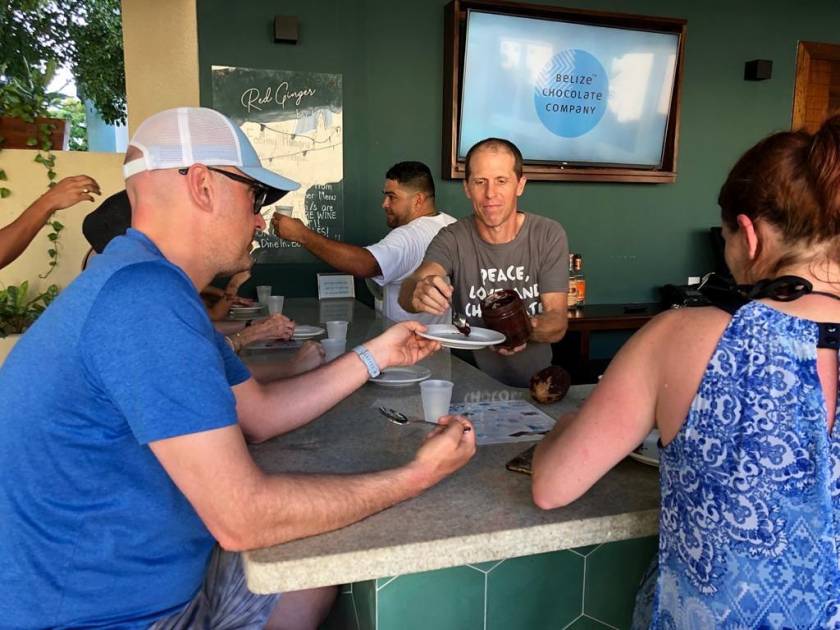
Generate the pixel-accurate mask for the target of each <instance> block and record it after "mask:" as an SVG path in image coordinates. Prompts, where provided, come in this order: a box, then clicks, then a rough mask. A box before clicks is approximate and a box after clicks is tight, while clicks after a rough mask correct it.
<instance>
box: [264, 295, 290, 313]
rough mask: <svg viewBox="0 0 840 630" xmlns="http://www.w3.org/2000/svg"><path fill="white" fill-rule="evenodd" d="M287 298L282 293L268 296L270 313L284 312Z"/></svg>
mask: <svg viewBox="0 0 840 630" xmlns="http://www.w3.org/2000/svg"><path fill="white" fill-rule="evenodd" d="M285 300H286V298H285V297H283V296H282V295H269V296H268V314H269V315H280V314H282V313H283V302H284V301H285Z"/></svg>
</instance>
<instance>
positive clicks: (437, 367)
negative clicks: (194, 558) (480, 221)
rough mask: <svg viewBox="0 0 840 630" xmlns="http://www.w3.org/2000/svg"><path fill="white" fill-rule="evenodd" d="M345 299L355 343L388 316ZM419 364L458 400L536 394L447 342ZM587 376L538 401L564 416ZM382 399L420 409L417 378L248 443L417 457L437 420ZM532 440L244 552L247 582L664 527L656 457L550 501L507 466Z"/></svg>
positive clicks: (256, 585) (388, 567)
mask: <svg viewBox="0 0 840 630" xmlns="http://www.w3.org/2000/svg"><path fill="white" fill-rule="evenodd" d="M345 308H346V309H347V311H346V312H349V313H351V314H350V316H349V317H350V318H352V323H351V326H350V334H349V336H348V348H350V347H352V344H354V343H358V342H360V341H361V340H363V339H366V338H369V337H371V336H373V335H375V334H377V332H378V331H379V330H381V329H382V327H383V326H384V322H383V320H381V319H377V318H376V317H374V314H373V311H372V310H370V309H369V308H368V307H366V306H364V305H362V304H360V303H358V302H355V303H352V304H348V305H346V307H345ZM284 312H286V313H287V314H289V315H290V316H294V318H295V319H296V321H298V322H300V323H302V324H318V322H320V321H324V320H323V319H318V318H319V317H321V316H322V315H326V316H327V317H328V318H330V319H332V316H331V315H330V314H329V313H331V311H326V312H325V311H324V310H323V306H321V308H320V309H319V305H318V302H317V300H314V299H292V300H287V301H286V307H285V310H284ZM266 354H268V353H266ZM278 354H280V353H277V352H275V353H274V354H273V355H272V357H276V356H277V355H278ZM272 357H269V358H267V357H265V356H259V357H258V356H254V357H252V359H251V360H263V361H264V360H273V358H272ZM423 364H424V365H426V366H427V367H429V368H430V369H431V370H432V378H446V379H449V380H452V381H453V382H454V383H455V388H454V391H453V396H452V402H453V403H456V402H478V401H485V400H493V401H499V400H509V399H512V398H520V399H525V400H530V396H529V394H528V391H527V390H524V389H516V388H510V387H506V386H504V385H501V384H499V383H498V382H497V381H495V380H493V379H491V378H490V377H488V376H486V375H485V374H483V373H482V372H480V371H479V370H477V369H475V368H473V367H472V366H470V365H468V364H467V363H465V362H463V361H461V360H460V359H457V358H455V357H452V356H451V355H450V353H449V351H448V350H442V351H440V352H438V353H437V354H435V355H434V356H432V357H429V358H428V359H426V360H425V361H424V362H423ZM590 388H591V386H578V387H573V388H572V390H570V393H569V395H568V396H567V397H566V398H565V399H564V400H563V401H562V402H560V403H555V404H553V405H547V406H539V405H538V406H539V407H540V408H541V409H542V410H543V411H546V412H547V413H548V414H549V415H551V416H552V417H555V418H557V417H559V416H561V415H562V414H564V413H566V412H568V411H570V410H573V409H574V408H576V407H577V406H578V405H579V404H580V401H581V400H583V398H584V397H585V396H586V394H587V393H588V391H589V390H590ZM379 405H383V406H386V407H392V408H395V409H398V410H400V411H403V412H405V413H407V414H409V415H413V416H422V409H421V403H420V390H419V387H418V386H417V385H409V386H405V387H400V388H386V387H382V386H379V385H376V384H373V383H367V384H366V385H364V386H363V387H362V388H360V389H359V390H358V391H357V392H355V393H354V394H353V395H352V396H350V397H349V398H347V399H346V400H344V401H342V402H341V403H339V404H338V405H337V406H336V407H334V408H333V409H332V410H330V411H329V412H328V413H326V414H324V415H323V416H322V417H321V418H319V419H318V420H316V421H314V422H312V423H310V424H309V425H307V426H305V427H302V428H301V429H298V430H297V431H294V432H292V433H289V434H286V435H284V436H281V437H278V438H275V439H274V440H270V441H268V442H265V443H263V444H260V445H256V446H253V447H252V448H251V452H252V454H253V456H254V458H255V460H256V461H257V463H258V464H259V465H260V466H261V467H262V468H263V469H264V470H265V471H267V472H271V473H281V472H310V473H314V472H321V473H360V472H367V471H373V470H382V469H386V468H393V467H396V466H400V465H402V464H405V463H407V462H408V461H410V460H411V458H412V457H413V454H414V452H415V451H416V450H417V448H418V447H419V445H420V443H421V442H422V439H423V436H424V435H425V434H426V433H427V432H428V431H429V429H428V428H426V427H425V426H423V425H419V424H409V425H405V426H398V425H395V424H392V423H390V422H388V421H387V420H385V419H384V418H383V417H382V416H380V415H379V413H377V411H376V407H377V406H379ZM530 444H531V443H521V442H520V443H513V444H500V445H490V446H482V447H479V448H478V452H477V453H476V455H475V457H474V458H473V459H472V460H471V461H470V462H469V463H468V464H467V465H466V466H465V467H464V468H463V469H461V470H460V471H458V472H457V473H455V474H454V475H452V476H451V477H449V478H447V479H445V480H444V481H442V482H441V483H440V484H438V485H437V486H435V487H434V488H431V489H430V490H428V491H427V492H425V493H424V494H422V495H420V496H418V497H416V498H414V499H411V500H408V501H405V502H403V503H401V504H399V505H396V506H394V507H392V508H390V509H387V510H385V511H383V512H380V513H379V514H375V515H373V516H371V517H369V518H367V519H365V520H363V521H361V522H358V523H355V524H354V525H351V526H349V527H345V528H343V529H340V530H337V531H334V532H329V533H326V534H321V535H319V536H313V537H310V538H305V539H302V540H296V541H292V542H289V543H285V544H282V545H277V546H274V547H269V548H265V549H259V550H255V551H251V552H247V553H245V554H243V558H244V563H245V571H246V575H247V579H248V586H249V588H250V589H251V590H252V591H254V592H257V593H268V592H277V591H289V590H298V589H303V588H312V587H316V586H324V585H328V584H343V583H348V582H355V581H360V580H368V579H373V578H378V577H386V576H391V575H398V574H404V573H412V572H417V571H427V570H432V569H439V568H444V567H451V566H458V565H462V564H468V563H476V562H486V561H490V560H498V559H503V558H510V557H515V556H523V555H529V554H535V553H542V552H548V551H555V550H559V549H566V548H570V547H578V546H582V545H588V544H595V543H602V542H610V541H615V540H623V539H628V538H636V537H641V536H648V535H652V534H655V533H656V531H657V520H658V513H659V486H658V476H657V471H656V469H654V468H651V467H648V466H645V465H643V464H640V463H637V462H634V461H632V460H624V461H623V462H621V463H620V464H619V465H618V466H616V467H615V468H614V469H613V470H612V471H610V472H609V473H608V474H607V475H606V476H605V477H604V478H603V479H601V480H600V481H599V482H598V483H597V484H595V486H593V488H592V489H591V490H590V491H589V492H588V493H587V494H586V495H585V496H584V497H582V498H581V499H579V500H578V501H576V502H574V503H573V504H572V505H570V506H567V507H565V508H559V509H556V510H550V511H544V510H540V509H539V508H537V507H536V506H535V505H534V504H533V502H532V500H531V486H530V477H529V476H527V475H524V474H521V473H514V472H510V471H508V470H507V469H506V468H505V463H506V462H507V461H508V460H509V459H511V458H512V457H513V456H515V455H516V454H518V453H519V452H521V451H523V450H525V448H527V447H528V446H529V445H530Z"/></svg>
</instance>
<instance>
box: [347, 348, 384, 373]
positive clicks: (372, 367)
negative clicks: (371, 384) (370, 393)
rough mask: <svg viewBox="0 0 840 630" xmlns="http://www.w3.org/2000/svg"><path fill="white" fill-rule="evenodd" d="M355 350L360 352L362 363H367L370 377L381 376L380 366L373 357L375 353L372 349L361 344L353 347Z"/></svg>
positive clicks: (357, 352)
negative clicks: (372, 352)
mask: <svg viewBox="0 0 840 630" xmlns="http://www.w3.org/2000/svg"><path fill="white" fill-rule="evenodd" d="M353 352H355V353H356V354H358V355H359V358H360V359H361V360H362V363H364V364H365V367H366V368H367V371H368V374H369V375H370V378H376V377H377V376H379V374H380V369H379V366H378V365H377V364H376V359H374V358H373V355H372V354H371V353H370V350H368V349H367V348H365V347H364V346H361V345H360V346H356V347H355V348H353Z"/></svg>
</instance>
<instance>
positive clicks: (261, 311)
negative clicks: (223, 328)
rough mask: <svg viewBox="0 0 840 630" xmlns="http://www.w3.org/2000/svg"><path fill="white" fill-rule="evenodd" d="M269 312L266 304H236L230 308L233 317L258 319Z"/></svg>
mask: <svg viewBox="0 0 840 630" xmlns="http://www.w3.org/2000/svg"><path fill="white" fill-rule="evenodd" d="M266 313H267V310H266V308H265V307H264V306H234V307H233V308H231V309H230V313H229V315H230V318H231V319H256V318H258V317H262V316H263V315H265V314H266Z"/></svg>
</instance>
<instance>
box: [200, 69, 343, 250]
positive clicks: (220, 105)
mask: <svg viewBox="0 0 840 630" xmlns="http://www.w3.org/2000/svg"><path fill="white" fill-rule="evenodd" d="M212 76H213V107H214V108H215V109H217V110H218V111H220V112H222V113H223V114H225V115H226V116H229V117H230V118H231V119H232V120H234V121H235V122H236V123H238V124H239V126H240V127H241V128H242V131H243V132H244V133H245V135H246V136H248V138H249V139H250V140H251V143H252V144H253V145H254V148H255V149H256V150H257V154H258V155H259V156H260V159H261V160H262V164H263V166H264V167H266V168H268V169H270V170H273V171H276V172H278V173H280V174H282V175H283V176H284V177H289V178H291V179H293V180H295V181H296V182H299V183H300V185H301V186H300V188H299V189H298V190H296V191H293V192H290V193H288V194H287V195H285V196H284V197H282V198H281V199H280V200H278V201H277V203H275V204H273V205H271V206H266V207H265V208H263V213H262V214H263V218H265V221H266V225H267V228H266V230H267V231H266V232H265V233H262V234H258V235H257V236H256V237H255V243H254V247H255V250H254V253H253V256H254V260H255V261H256V262H257V263H280V262H310V261H314V260H315V258H314V257H313V256H312V255H311V254H310V253H309V252H307V251H306V250H305V249H304V248H302V247H301V246H300V245H299V244H298V243H292V242H290V241H284V240H282V239H279V238H277V237H276V236H274V234H273V233H271V216H272V215H273V214H274V213H275V212H280V213H283V214H287V215H291V216H292V217H294V218H296V219H300V220H301V221H303V222H304V223H305V224H306V225H307V226H309V228H311V229H312V230H315V231H316V232H318V233H319V234H323V235H324V236H326V237H328V238H332V239H335V240H339V241H341V240H343V237H344V191H343V187H344V160H343V147H344V140H343V139H344V135H343V107H342V80H341V75H340V74H323V73H315V72H292V71H288V70H260V69H254V68H233V67H229V66H213V68H212Z"/></svg>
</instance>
